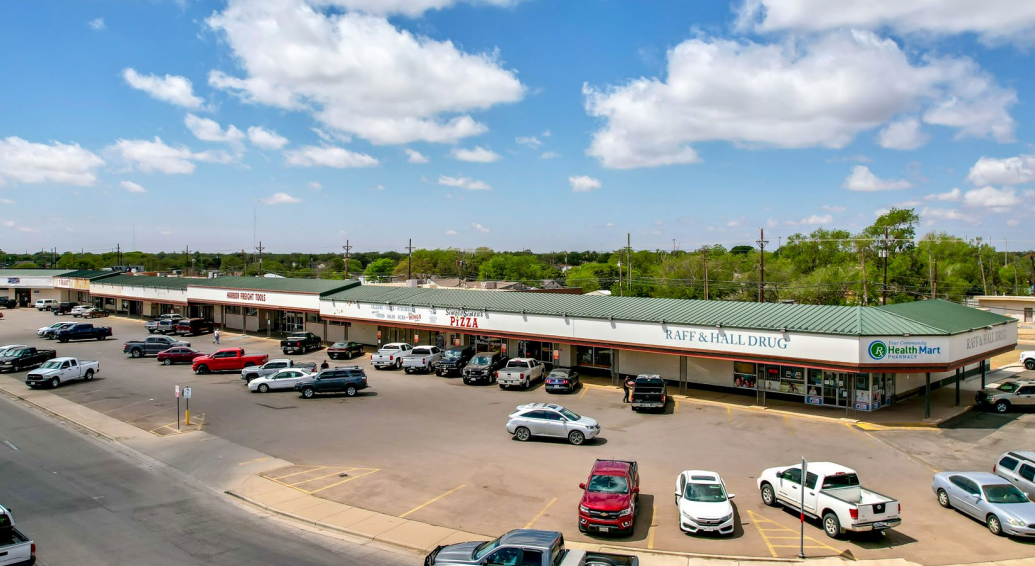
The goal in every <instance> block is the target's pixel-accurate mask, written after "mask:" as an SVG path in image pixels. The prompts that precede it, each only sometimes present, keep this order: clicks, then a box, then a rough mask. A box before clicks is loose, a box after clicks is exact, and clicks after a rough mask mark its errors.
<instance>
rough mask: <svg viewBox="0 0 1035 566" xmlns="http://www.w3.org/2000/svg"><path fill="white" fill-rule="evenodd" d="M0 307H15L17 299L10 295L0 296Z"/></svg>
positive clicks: (16, 306)
mask: <svg viewBox="0 0 1035 566" xmlns="http://www.w3.org/2000/svg"><path fill="white" fill-rule="evenodd" d="M0 308H3V309H16V308H18V301H16V300H14V299H12V298H10V297H0Z"/></svg>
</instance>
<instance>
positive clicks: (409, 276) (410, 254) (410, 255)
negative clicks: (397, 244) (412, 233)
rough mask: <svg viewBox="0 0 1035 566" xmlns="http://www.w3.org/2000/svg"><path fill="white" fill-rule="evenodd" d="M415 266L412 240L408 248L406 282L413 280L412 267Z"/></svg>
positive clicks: (411, 239)
mask: <svg viewBox="0 0 1035 566" xmlns="http://www.w3.org/2000/svg"><path fill="white" fill-rule="evenodd" d="M412 265H413V238H410V244H409V245H408V246H406V280H407V281H409V280H410V279H412V278H413V277H412V274H411V273H412V270H411V269H410V267H411V266H412Z"/></svg>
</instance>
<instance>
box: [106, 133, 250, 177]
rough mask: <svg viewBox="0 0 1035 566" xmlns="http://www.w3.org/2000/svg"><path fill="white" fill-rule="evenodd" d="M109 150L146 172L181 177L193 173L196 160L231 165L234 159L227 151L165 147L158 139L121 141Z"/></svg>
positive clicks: (156, 137) (160, 139)
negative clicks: (196, 150) (157, 172)
mask: <svg viewBox="0 0 1035 566" xmlns="http://www.w3.org/2000/svg"><path fill="white" fill-rule="evenodd" d="M108 151H109V152H111V153H113V154H115V155H117V156H119V157H121V159H122V160H123V161H125V162H126V163H128V164H129V165H130V166H135V167H136V168H137V169H138V170H139V171H143V172H144V173H151V172H153V171H160V172H162V173H170V174H181V175H182V174H187V173H193V172H194V168H195V163H194V162H195V161H203V162H207V163H229V162H230V161H232V160H233V158H232V157H231V156H230V155H229V154H227V153H226V152H225V151H201V152H193V151H191V150H190V149H188V148H187V147H184V146H178V147H173V146H170V145H166V144H165V142H163V141H162V138H160V137H158V136H155V139H154V141H148V140H122V139H120V140H118V141H116V142H115V143H114V144H113V145H111V146H109V147H108Z"/></svg>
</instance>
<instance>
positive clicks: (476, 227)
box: [471, 222, 492, 234]
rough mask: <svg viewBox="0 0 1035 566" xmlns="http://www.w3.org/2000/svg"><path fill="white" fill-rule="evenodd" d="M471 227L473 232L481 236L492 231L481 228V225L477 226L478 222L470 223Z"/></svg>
mask: <svg viewBox="0 0 1035 566" xmlns="http://www.w3.org/2000/svg"><path fill="white" fill-rule="evenodd" d="M471 226H472V227H473V228H474V229H475V230H477V231H479V232H481V233H482V234H488V233H489V232H492V230H490V229H488V228H486V227H485V226H482V225H481V224H479V223H478V222H472V223H471Z"/></svg>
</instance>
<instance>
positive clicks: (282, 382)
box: [248, 368, 312, 393]
mask: <svg viewBox="0 0 1035 566" xmlns="http://www.w3.org/2000/svg"><path fill="white" fill-rule="evenodd" d="M311 375H312V374H311V373H309V372H306V371H301V370H297V369H290V368H289V369H282V370H280V371H278V372H277V373H271V374H269V375H267V376H264V377H257V378H255V379H253V380H251V381H249V382H248V390H249V391H252V392H255V391H258V392H259V393H269V392H270V391H278V390H281V389H287V390H292V389H294V388H295V383H298V380H300V379H302V378H303V377H309V376H311Z"/></svg>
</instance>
